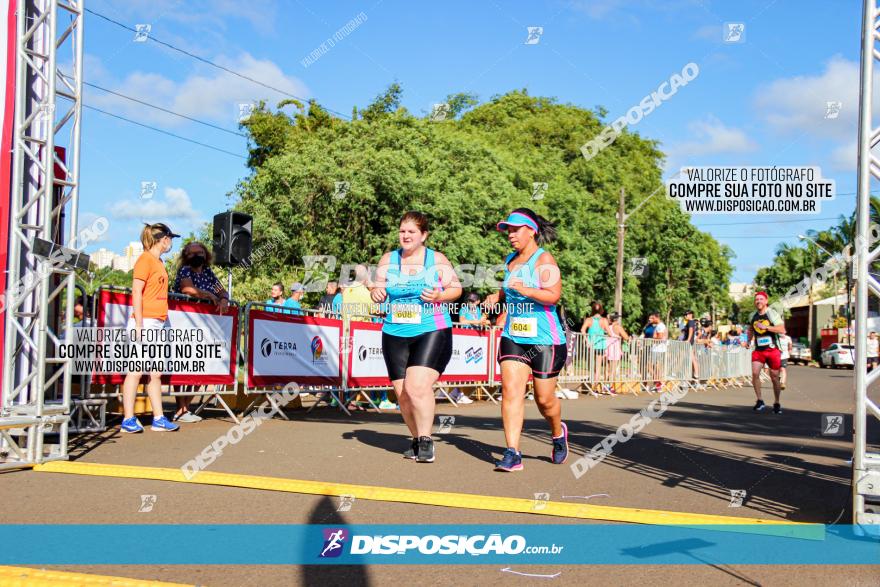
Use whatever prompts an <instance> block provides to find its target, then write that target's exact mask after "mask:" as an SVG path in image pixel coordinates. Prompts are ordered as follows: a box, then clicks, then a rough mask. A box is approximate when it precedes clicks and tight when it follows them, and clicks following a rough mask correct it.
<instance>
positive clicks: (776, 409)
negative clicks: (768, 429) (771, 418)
mask: <svg viewBox="0 0 880 587" xmlns="http://www.w3.org/2000/svg"><path fill="white" fill-rule="evenodd" d="M773 413H774V414H781V413H782V404H773Z"/></svg>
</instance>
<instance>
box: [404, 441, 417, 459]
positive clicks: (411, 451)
mask: <svg viewBox="0 0 880 587" xmlns="http://www.w3.org/2000/svg"><path fill="white" fill-rule="evenodd" d="M418 452H419V439H418V438H413V439H412V444H411V445H410V447H409V448H408V449H406V452H404V453H403V458H405V459H413V460H415V458H416V454H417V453H418Z"/></svg>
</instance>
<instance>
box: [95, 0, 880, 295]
mask: <svg viewBox="0 0 880 587" xmlns="http://www.w3.org/2000/svg"><path fill="white" fill-rule="evenodd" d="M88 8H89V9H90V10H93V11H95V12H97V13H100V14H103V15H105V16H107V17H110V18H112V19H115V20H118V21H120V22H122V23H125V24H127V25H129V26H132V27H134V26H135V25H136V24H149V25H150V26H151V31H150V33H151V35H153V36H154V37H156V38H157V39H160V40H162V41H165V42H168V43H171V44H173V45H175V46H177V47H180V48H182V49H185V50H187V51H190V52H192V53H194V54H196V55H199V56H203V57H205V58H207V59H210V60H212V61H214V62H217V63H220V64H222V65H224V66H226V67H229V68H230V69H233V70H235V71H237V72H240V73H242V74H244V75H247V76H249V77H252V78H254V79H258V80H261V81H264V82H265V83H267V84H269V85H271V86H274V87H277V88H279V89H281V90H283V91H285V92H288V93H291V94H295V95H297V96H301V97H304V98H315V99H317V100H318V101H319V102H320V103H322V104H323V105H324V106H326V107H328V108H330V109H333V110H336V111H339V112H343V113H346V114H350V112H351V109H352V106H355V105H357V106H364V105H366V104H368V103H369V102H370V101H372V99H373V98H374V97H375V96H376V95H377V94H378V93H380V92H382V91H383V90H384V89H385V88H386V87H387V86H388V85H389V84H390V83H392V82H394V81H398V82H399V83H400V84H401V85H402V86H403V89H404V100H403V101H404V105H405V106H406V107H407V108H409V109H410V110H411V111H412V112H414V113H423V114H427V113H428V112H430V109H431V105H432V104H433V103H437V102H442V101H443V99H444V97H445V96H446V95H447V94H450V93H454V92H460V91H469V92H475V93H476V94H478V95H479V97H480V98H481V99H482V100H486V99H488V98H490V97H491V96H492V95H494V94H500V93H504V92H507V91H510V90H513V89H519V88H528V90H529V92H530V93H531V94H532V95H544V96H553V97H556V98H557V99H558V100H559V101H561V102H570V103H573V104H577V105H580V106H583V107H586V108H593V107H595V106H597V105H602V106H604V107H605V108H607V109H608V111H609V114H608V119H609V121H610V120H613V119H614V118H617V117H618V116H620V115H622V114H624V113H625V112H626V110H628V109H629V108H630V107H632V106H634V105H637V104H638V103H639V101H640V100H641V99H642V98H643V97H644V96H645V95H647V94H649V93H650V92H651V91H654V90H656V89H657V86H658V85H659V84H660V83H661V82H663V81H665V80H668V79H669V77H670V75H671V74H673V73H675V72H680V71H681V69H682V67H683V66H684V65H685V64H686V63H688V62H691V61H693V62H696V63H697V64H698V65H699V67H700V74H699V76H698V77H697V78H696V79H695V80H694V81H692V82H691V83H690V84H688V85H687V86H686V87H684V88H681V89H680V90H679V91H678V93H677V94H676V95H675V96H673V97H672V98H671V99H670V100H669V101H667V102H665V103H663V104H662V106H660V107H659V108H658V109H656V110H655V111H654V112H653V113H651V114H650V115H649V116H647V117H645V118H644V119H643V120H642V121H641V122H640V123H639V124H638V125H636V127H634V128H633V129H632V130H636V131H638V132H639V133H640V134H642V135H643V136H646V137H649V138H652V139H657V140H660V141H661V142H662V145H663V148H664V149H665V150H666V151H667V153H669V156H670V161H669V169H670V170H671V169H676V170H677V168H678V167H680V166H681V165H682V164H687V165H755V166H764V165H767V166H769V165H779V166H784V165H792V166H800V165H816V166H819V167H821V168H822V172H823V176H825V177H831V178H833V179H835V180H836V182H837V191H838V193H839V194H841V195H839V196H838V197H837V199H836V200H835V201H833V202H826V203H825V204H824V206H823V209H822V212H821V213H820V214H818V215H813V216H791V215H776V216H746V215H715V216H699V217H695V219H694V223H695V224H696V225H697V226H698V227H701V228H702V229H703V230H706V231H708V232H710V233H711V234H713V235H714V236H715V237H716V238H717V239H718V240H719V241H720V242H722V243H725V244H728V245H729V246H730V247H731V248H732V249H733V250H734V251H735V252H736V254H737V258H736V259H735V260H734V263H735V266H736V270H735V272H734V275H733V280H734V281H751V279H752V278H753V276H754V273H755V271H756V270H757V268H758V267H760V266H762V265H767V264H769V263H770V261H771V260H772V253H773V250H774V249H775V247H776V245H777V244H778V243H779V242H783V241H785V242H790V243H795V242H797V235H798V234H799V233H803V232H805V231H806V230H807V229H810V228H815V229H821V228H825V227H827V226H829V225H831V224H833V223H834V221H835V219H836V218H837V216H839V215H840V214H849V213H850V212H851V211H852V209H853V207H854V205H855V196H854V195H847V194H852V193H853V192H854V191H855V187H856V174H855V133H856V123H857V110H858V108H857V106H858V104H857V102H858V51H859V31H860V20H861V14H860V11H859V7H858V3H856V2H831V3H830V2H821V1H818V0H806V1H798V2H795V1H794V0H776V1H773V0H758V1H745V0H743V1H739V2H722V1H710V0H665V1H662V0H657V1H654V0H626V1H624V0H596V1H592V2H590V1H586V0H577V1H564V0H548V1H546V2H540V1H529V2H524V1H523V2H503V1H501V0H496V1H492V0H489V1H485V2H484V1H480V0H477V1H473V0H472V1H470V2H461V1H451V0H450V1H447V2H444V3H441V4H422V3H411V2H404V1H401V0H377V1H368V2H327V3H316V2H298V1H296V0H293V1H290V0H250V1H249V2H240V1H239V0H214V1H211V2H209V1H204V0H188V1H183V0H147V1H143V0H131V1H126V2H122V1H119V0H114V1H110V0H90V1H89V2H88ZM360 13H363V14H364V15H365V16H366V20H365V21H363V22H362V23H361V24H360V25H359V26H358V27H357V28H356V29H355V30H354V31H352V32H351V33H350V34H349V35H348V36H346V37H345V38H342V40H340V41H338V42H336V43H335V45H334V46H333V47H332V48H331V49H330V50H329V51H328V52H327V53H325V54H324V55H322V56H321V57H320V58H319V59H318V60H317V61H315V62H314V63H312V64H310V65H308V66H304V65H303V64H302V63H301V62H302V60H303V59H304V58H305V57H306V56H308V55H309V54H310V53H311V52H312V51H313V50H315V49H317V48H318V47H319V46H320V45H321V43H322V42H323V41H325V40H326V39H327V38H328V37H331V36H332V35H333V34H334V33H335V32H336V31H337V30H339V29H340V28H341V27H343V26H344V25H345V24H346V23H347V22H348V21H349V20H351V19H353V18H355V17H356V16H357V15H358V14H360ZM726 22H741V23H745V40H744V42H742V43H737V44H726V43H723V42H722V30H723V24H724V23H726ZM529 26H541V27H543V28H544V32H543V35H542V36H541V39H540V41H539V42H538V43H537V44H531V45H527V44H525V40H526V38H527V29H526V27H529ZM85 31H86V42H85V55H86V57H85V79H86V81H88V82H91V83H93V84H96V85H99V86H102V87H105V88H108V89H113V90H115V91H118V92H120V93H123V94H126V95H129V96H133V97H137V98H138V99H140V100H143V101H145V102H148V103H150V104H155V105H157V106H161V107H164V108H167V109H170V110H173V111H175V112H179V113H181V114H185V115H187V116H191V117H194V118H198V119H200V120H204V121H208V122H211V123H212V124H215V125H217V126H220V127H223V128H225V129H228V130H231V131H237V118H238V104H239V103H247V102H252V101H254V100H259V99H266V100H267V101H268V102H269V103H270V104H275V103H277V102H278V101H279V100H281V99H283V98H284V97H285V96H284V95H282V94H280V93H277V92H274V91H272V90H270V89H267V88H265V87H262V86H259V85H257V84H254V83H251V82H248V81H246V80H243V79H240V78H238V77H235V76H232V75H230V74H228V73H224V72H222V71H220V70H217V69H215V68H213V67H210V66H208V65H206V64H204V63H200V62H199V61H198V60H196V59H193V58H191V57H188V56H185V55H182V54H180V53H177V52H174V51H171V50H169V49H167V48H165V47H162V46H161V45H159V44H157V43H154V42H151V41H147V42H134V34H133V33H131V32H129V31H126V30H123V29H122V28H120V27H118V26H116V25H114V24H112V23H109V22H107V21H106V20H103V19H101V18H100V17H98V16H95V15H93V14H88V15H87V17H86V28H85ZM877 94H878V95H880V92H877ZM828 101H839V102H841V104H842V107H841V111H840V114H839V116H838V117H837V118H836V119H827V118H825V105H826V102H828ZM86 104H89V105H91V106H94V107H97V108H101V109H102V110H106V111H108V112H113V113H115V114H118V115H121V116H125V117H127V118H131V119H134V120H137V121H140V122H142V123H144V124H148V125H151V126H155V127H158V128H161V129H163V130H166V131H168V132H172V133H175V134H179V135H182V136H185V137H188V138H191V139H193V140H197V141H200V142H204V143H208V144H210V145H213V146H215V147H217V148H220V149H223V150H226V151H230V152H232V153H235V154H239V155H240V156H241V158H239V157H235V156H232V155H229V154H225V153H220V152H217V151H212V150H210V149H207V148H204V147H201V146H197V145H194V144H190V143H187V142H184V141H180V140H178V139H175V138H172V137H169V136H166V135H163V134H159V133H156V132H154V131H152V130H148V129H144V128H140V127H137V126H134V125H131V124H129V123H127V122H123V121H120V120H116V119H113V118H110V117H107V116H106V115H104V114H101V113H98V112H95V111H93V110H85V111H84V123H83V134H82V137H83V138H82V144H83V152H82V167H81V180H82V186H83V187H82V191H81V206H80V211H81V214H82V216H81V222H86V223H88V222H90V220H91V219H93V218H95V217H96V216H98V215H106V216H107V217H108V218H109V219H110V221H111V223H112V225H111V229H110V231H109V232H108V233H107V234H106V235H105V238H104V240H103V242H99V243H95V244H93V245H92V246H90V247H89V250H91V251H93V250H94V249H96V248H97V247H99V246H103V247H107V248H109V249H111V250H114V251H116V252H121V251H122V249H123V247H124V246H125V245H126V244H127V243H128V242H129V241H131V240H137V235H138V233H139V226H140V224H139V222H140V220H141V219H145V220H154V221H158V220H160V219H161V220H163V221H167V222H168V223H169V224H171V225H172V227H173V228H174V229H175V230H177V231H178V232H183V233H184V234H185V233H187V232H189V231H190V230H194V229H196V228H197V227H198V226H199V225H200V223H202V222H206V221H209V220H210V218H211V217H212V216H213V215H214V214H215V213H216V212H219V211H222V210H224V209H226V208H227V207H228V205H229V200H228V198H227V193H228V192H230V191H231V190H232V189H233V188H234V186H235V185H236V183H237V182H238V181H239V180H241V179H242V178H243V177H244V176H245V175H246V174H247V169H246V167H245V165H244V162H245V160H244V158H243V157H244V156H245V155H246V153H247V151H246V140H245V139H244V138H242V137H240V136H236V135H234V134H230V133H227V132H222V131H219V130H216V129H211V128H207V127H204V126H202V125H198V124H196V123H193V122H188V121H185V120H182V119H178V118H175V117H172V116H169V115H166V114H163V113H160V112H158V111H155V110H152V109H150V108H147V107H145V106H142V105H139V104H136V103H133V102H130V101H127V100H125V99H122V98H119V97H116V96H112V95H109V94H107V93H105V92H102V91H99V90H96V89H92V88H87V90H86ZM669 174H671V171H669V172H668V173H667V175H669ZM143 181H155V182H156V183H157V191H156V193H155V194H154V196H153V197H152V198H149V199H143V198H141V197H140V190H141V182H143ZM551 189H552V187H551ZM645 195H647V194H641V195H639V194H630V195H629V196H628V197H629V198H630V201H631V202H637V201H638V200H640V199H641V197H643V196H645ZM548 197H551V194H550V193H549V192H548ZM658 197H659V196H658ZM610 221H612V220H609V222H610ZM793 221H797V222H793ZM657 230H658V235H659V236H660V237H661V238H662V232H663V228H662V227H658V229H657Z"/></svg>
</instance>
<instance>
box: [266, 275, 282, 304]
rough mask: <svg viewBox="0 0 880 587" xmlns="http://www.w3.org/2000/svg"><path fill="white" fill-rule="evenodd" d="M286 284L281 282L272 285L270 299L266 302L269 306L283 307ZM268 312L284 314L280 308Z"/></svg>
mask: <svg viewBox="0 0 880 587" xmlns="http://www.w3.org/2000/svg"><path fill="white" fill-rule="evenodd" d="M285 301H286V300H285V299H284V284H283V283H281V282H280V281H279V282H277V283H273V284H272V289H271V291H270V293H269V299H268V300H266V303H267V304H273V305H275V306H283V305H284V302H285ZM266 311H267V312H283V311H284V310H281V309H279V308H266Z"/></svg>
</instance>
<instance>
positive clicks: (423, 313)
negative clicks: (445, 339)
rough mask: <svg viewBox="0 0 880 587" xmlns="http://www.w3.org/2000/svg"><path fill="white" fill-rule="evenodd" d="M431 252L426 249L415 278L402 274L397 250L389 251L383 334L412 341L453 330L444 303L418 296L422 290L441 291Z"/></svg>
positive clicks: (441, 286) (447, 309)
mask: <svg viewBox="0 0 880 587" xmlns="http://www.w3.org/2000/svg"><path fill="white" fill-rule="evenodd" d="M435 267H436V264H435V262H434V250H433V249H429V248H425V262H424V266H423V267H422V270H421V271H419V272H418V273H416V274H415V275H407V274H405V273H404V272H403V271H401V269H402V266H401V259H400V249H398V250H396V251H392V252H391V258H390V259H389V266H388V272H387V273H386V283H385V291H386V292H387V294H388V298H387V299H386V301H385V311H386V315H385V323H384V325H383V326H382V332H384V333H386V334H390V335H392V336H402V337H405V338H411V337H413V336H419V335H420V334H425V333H426V332H433V331H435V330H443V329H444V328H451V327H452V317H451V316H450V315H449V308H447V307H446V305H445V304H439V303H428V302H424V301H422V299H421V298H420V297H419V296H421V294H422V290H423V289H434V288H440V290H441V291H442V290H443V285H442V284H441V282H440V275H439V273H438V272H437V270H436V269H435Z"/></svg>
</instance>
